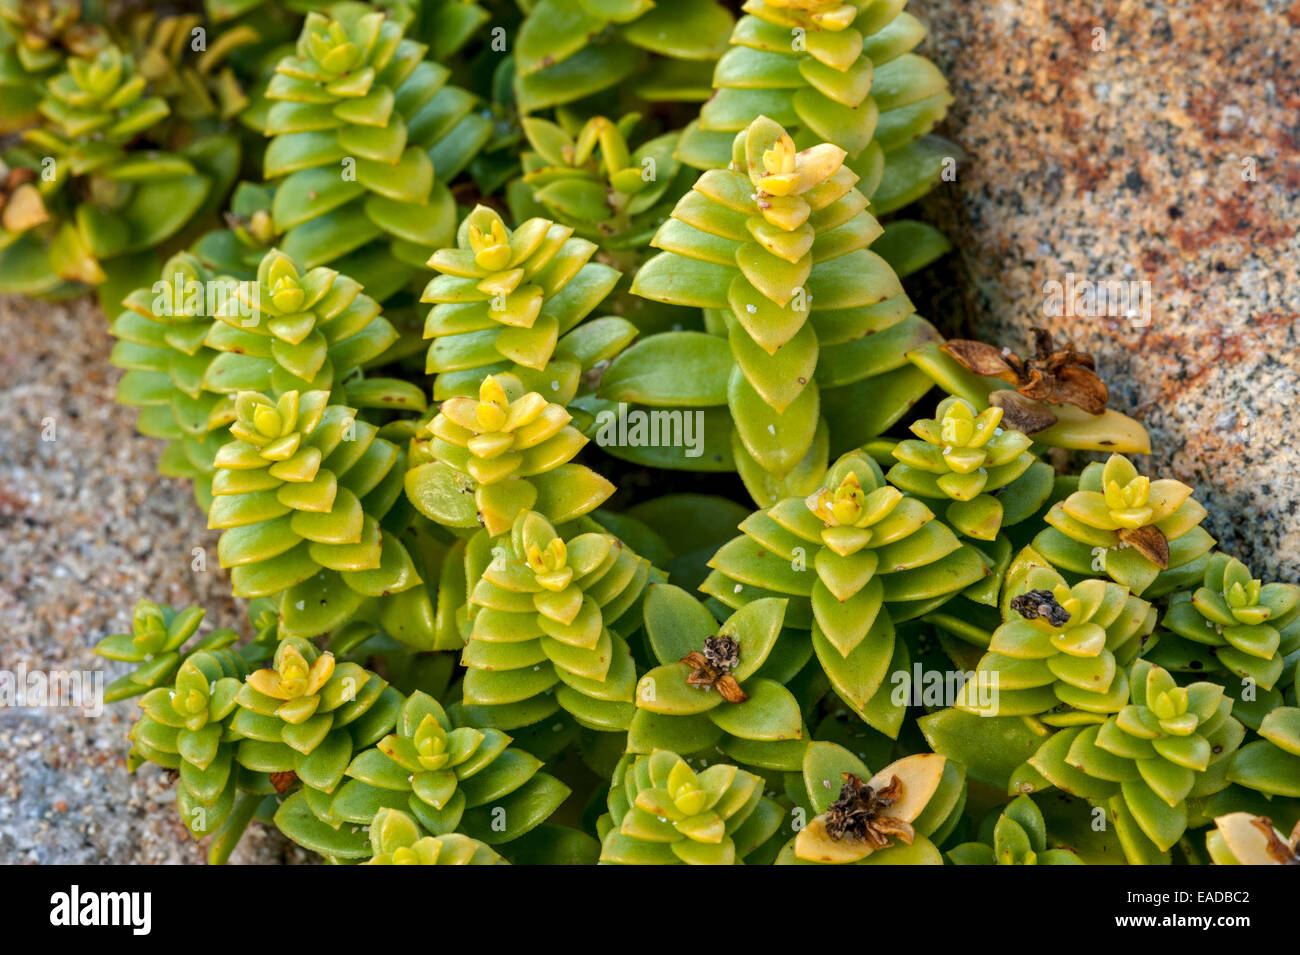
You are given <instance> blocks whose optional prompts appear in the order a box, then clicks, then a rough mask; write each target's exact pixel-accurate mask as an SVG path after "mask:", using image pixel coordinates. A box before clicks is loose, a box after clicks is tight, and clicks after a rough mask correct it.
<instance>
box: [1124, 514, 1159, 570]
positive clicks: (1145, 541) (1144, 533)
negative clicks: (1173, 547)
mask: <svg viewBox="0 0 1300 955" xmlns="http://www.w3.org/2000/svg"><path fill="white" fill-rule="evenodd" d="M1119 539H1120V540H1122V541H1123V542H1124V543H1125V544H1128V546H1129V547H1132V548H1133V549H1134V550H1136V551H1137V552H1138V553H1139V554H1141V555H1142V556H1143V557H1145V558H1146V559H1147V560H1149V561H1151V563H1153V564H1155V565H1156V566H1157V567H1159V568H1160V569H1161V570H1167V569H1168V568H1169V539H1168V538H1166V537H1165V535H1164V532H1163V531H1161V530H1160V528H1158V527H1156V526H1155V525H1154V524H1148V525H1147V526H1146V527H1138V528H1131V527H1121V528H1120V531H1119Z"/></svg>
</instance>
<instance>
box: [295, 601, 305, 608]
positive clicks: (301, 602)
mask: <svg viewBox="0 0 1300 955" xmlns="http://www.w3.org/2000/svg"><path fill="white" fill-rule="evenodd" d="M294 606H295V607H297V608H298V609H299V610H306V609H307V601H305V600H299V601H298V602H297V603H296V604H294Z"/></svg>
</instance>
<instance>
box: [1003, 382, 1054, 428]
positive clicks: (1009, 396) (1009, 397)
mask: <svg viewBox="0 0 1300 955" xmlns="http://www.w3.org/2000/svg"><path fill="white" fill-rule="evenodd" d="M989 404H991V405H993V406H994V407H996V408H1001V409H1002V426H1003V427H1004V428H1011V429H1012V430H1013V431H1020V432H1022V433H1023V434H1037V433H1038V432H1039V431H1046V430H1047V429H1048V428H1050V427H1051V426H1052V425H1054V424H1056V415H1055V414H1053V413H1052V410H1051V409H1050V408H1048V407H1047V406H1046V405H1045V404H1043V403H1042V402H1041V401H1035V400H1034V399H1032V398H1027V397H1025V396H1024V395H1022V394H1020V392H1018V391H1014V390H1012V389H1010V388H998V389H997V390H995V391H993V392H991V393H990V394H989Z"/></svg>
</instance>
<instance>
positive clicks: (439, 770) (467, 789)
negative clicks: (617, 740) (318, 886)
mask: <svg viewBox="0 0 1300 955" xmlns="http://www.w3.org/2000/svg"><path fill="white" fill-rule="evenodd" d="M509 744H510V737H509V736H507V735H506V734H505V733H503V732H501V731H500V730H497V729H491V728H484V729H477V728H475V727H473V726H466V725H461V726H457V725H456V724H455V723H453V721H452V720H451V718H450V717H449V716H448V715H447V712H446V710H444V709H443V708H442V706H441V705H440V704H439V703H438V701H437V700H435V699H433V697H431V696H428V695H427V694H425V693H421V692H419V691H416V692H415V693H412V694H411V695H410V697H408V698H407V700H406V702H405V703H404V704H402V710H401V715H400V716H399V717H398V719H397V725H396V726H395V727H394V732H392V733H390V734H389V735H387V736H385V737H384V738H383V739H381V740H380V741H379V742H378V743H377V744H376V745H375V746H374V747H372V748H370V749H366V750H364V751H362V752H360V753H358V754H357V756H356V758H354V759H353V760H352V762H351V764H350V765H349V766H348V767H347V770H346V773H347V776H348V777H349V779H348V781H347V782H345V783H344V784H343V785H342V786H341V787H339V789H338V791H337V793H336V794H335V796H334V799H333V800H332V802H331V803H330V812H331V814H332V815H333V816H335V817H337V818H339V819H342V820H345V821H347V822H358V823H367V822H369V821H370V819H371V818H372V817H374V816H375V815H376V813H378V812H382V811H386V810H402V811H406V812H409V813H410V814H411V815H412V816H413V817H414V818H415V819H416V820H417V821H418V822H419V824H420V826H421V827H423V829H425V830H426V831H427V832H429V833H430V834H432V835H435V836H445V835H449V834H451V833H454V832H455V833H461V834H462V835H466V836H470V837H472V838H474V839H475V840H477V841H481V842H484V843H487V844H488V845H500V844H502V843H506V842H510V841H512V840H514V839H518V838H519V837H520V836H522V835H524V834H525V833H527V832H529V831H531V830H532V829H533V828H534V827H535V826H537V825H538V824H540V823H542V822H543V821H545V819H546V818H547V817H548V816H549V815H550V814H551V813H552V812H553V811H554V810H555V808H556V807H557V806H559V804H560V803H562V802H563V801H564V800H565V798H566V797H567V796H568V795H569V792H570V790H569V788H568V787H567V786H565V785H564V784H563V783H561V782H559V781H558V780H557V779H555V778H554V777H553V776H550V775H548V774H547V773H544V772H540V770H541V768H542V762H541V760H539V759H538V758H537V757H535V756H533V755H531V754H529V753H526V752H524V751H522V750H519V749H515V748H513V747H510V745H509Z"/></svg>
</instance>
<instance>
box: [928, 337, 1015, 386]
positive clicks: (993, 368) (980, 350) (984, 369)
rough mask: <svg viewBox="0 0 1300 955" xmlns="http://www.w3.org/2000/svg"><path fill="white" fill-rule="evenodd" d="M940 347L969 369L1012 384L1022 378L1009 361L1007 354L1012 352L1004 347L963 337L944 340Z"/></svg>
mask: <svg viewBox="0 0 1300 955" xmlns="http://www.w3.org/2000/svg"><path fill="white" fill-rule="evenodd" d="M939 347H940V348H942V349H943V350H944V351H945V352H947V353H948V354H949V355H950V356H952V357H953V358H955V359H956V360H957V362H958V364H960V365H961V366H962V367H963V368H965V369H966V370H967V371H973V372H974V373H975V374H977V375H983V376H985V377H987V378H1000V379H1001V380H1002V381H1005V382H1007V383H1008V384H1011V385H1014V384H1017V383H1018V382H1019V380H1020V378H1019V376H1018V375H1017V374H1016V369H1015V368H1014V367H1013V366H1012V365H1011V364H1010V363H1009V362H1008V361H1007V355H1009V354H1010V353H1009V352H1007V351H1005V350H1004V349H1001V348H996V347H994V346H993V345H988V344H985V343H984V342H976V341H971V340H969V339H963V338H955V339H953V340H952V341H947V342H944V343H943V344H942V345H940V346H939ZM1011 357H1012V358H1014V357H1015V356H1014V355H1012V356H1011Z"/></svg>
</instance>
